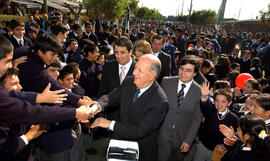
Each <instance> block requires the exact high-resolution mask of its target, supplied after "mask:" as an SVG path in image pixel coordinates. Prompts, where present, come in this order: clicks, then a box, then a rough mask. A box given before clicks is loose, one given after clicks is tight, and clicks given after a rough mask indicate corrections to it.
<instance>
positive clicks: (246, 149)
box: [242, 145, 252, 151]
mask: <svg viewBox="0 0 270 161" xmlns="http://www.w3.org/2000/svg"><path fill="white" fill-rule="evenodd" d="M242 150H243V151H251V150H252V149H251V147H247V146H245V145H244V147H243V148H242Z"/></svg>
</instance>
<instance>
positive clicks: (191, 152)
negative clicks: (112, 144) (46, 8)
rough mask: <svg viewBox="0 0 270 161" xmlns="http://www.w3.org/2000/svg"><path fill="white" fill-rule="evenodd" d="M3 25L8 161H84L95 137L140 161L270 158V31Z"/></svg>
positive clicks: (55, 20) (59, 21)
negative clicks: (127, 145)
mask: <svg viewBox="0 0 270 161" xmlns="http://www.w3.org/2000/svg"><path fill="white" fill-rule="evenodd" d="M2 24H3V26H2V27H1V28H0V42H1V43H0V77H1V79H0V95H1V96H0V115H1V117H0V158H1V160H2V159H3V160H7V161H32V160H35V161H85V160H86V154H87V153H90V154H93V153H96V150H95V149H94V147H92V142H93V136H94V138H97V136H102V137H101V138H102V139H104V138H105V137H108V136H109V137H111V138H115V139H120V140H129V141H137V142H138V144H139V160H140V161H170V160H171V161H176V160H179V161H180V160H181V161H182V160H184V161H192V160H194V161H211V160H213V161H217V160H219V161H220V160H221V161H246V160H252V161H269V160H270V157H269V156H270V155H269V154H270V136H269V132H270V84H269V81H270V42H269V41H270V35H269V34H267V33H264V32H259V33H252V32H249V31H238V30H231V31H227V30H225V29H216V28H215V27H212V26H196V25H190V24H181V25H180V24H162V23H160V24H158V25H157V24H152V25H151V24H131V26H130V29H129V30H128V31H127V32H125V31H126V30H124V29H123V28H121V27H117V26H116V25H115V24H114V23H111V24H110V23H104V22H102V21H99V20H95V21H85V22H83V23H82V24H79V23H77V21H75V20H67V19H63V14H62V13H61V12H58V11H56V12H53V13H51V14H50V15H46V14H45V15H43V18H40V16H39V15H38V13H35V14H34V15H29V21H28V22H26V23H24V22H23V21H21V20H19V19H13V20H10V21H5V22H3V23H2ZM242 73H249V74H250V75H252V77H253V78H251V79H249V80H247V81H246V82H245V85H244V87H243V89H240V88H239V87H238V86H237V85H236V83H235V80H236V78H237V76H238V75H239V74H242ZM88 106H91V107H93V106H96V107H97V109H95V110H91V108H89V107H88ZM92 117H93V118H92ZM236 131H237V132H236Z"/></svg>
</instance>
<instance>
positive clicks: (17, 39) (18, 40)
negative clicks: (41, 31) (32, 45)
mask: <svg viewBox="0 0 270 161" xmlns="http://www.w3.org/2000/svg"><path fill="white" fill-rule="evenodd" d="M13 37H14V38H15V39H16V41H17V42H18V44H20V41H21V43H22V46H24V41H23V38H21V39H19V38H17V37H16V36H15V35H13Z"/></svg>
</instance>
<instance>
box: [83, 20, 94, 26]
mask: <svg viewBox="0 0 270 161" xmlns="http://www.w3.org/2000/svg"><path fill="white" fill-rule="evenodd" d="M88 25H93V24H92V23H91V22H90V21H86V22H85V23H84V26H85V27H86V26H88Z"/></svg>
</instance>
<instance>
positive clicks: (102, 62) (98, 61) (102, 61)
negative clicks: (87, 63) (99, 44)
mask: <svg viewBox="0 0 270 161" xmlns="http://www.w3.org/2000/svg"><path fill="white" fill-rule="evenodd" d="M104 62H105V57H104V55H101V56H100V57H99V58H98V60H97V63H98V64H100V65H102V66H103V65H104Z"/></svg>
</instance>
